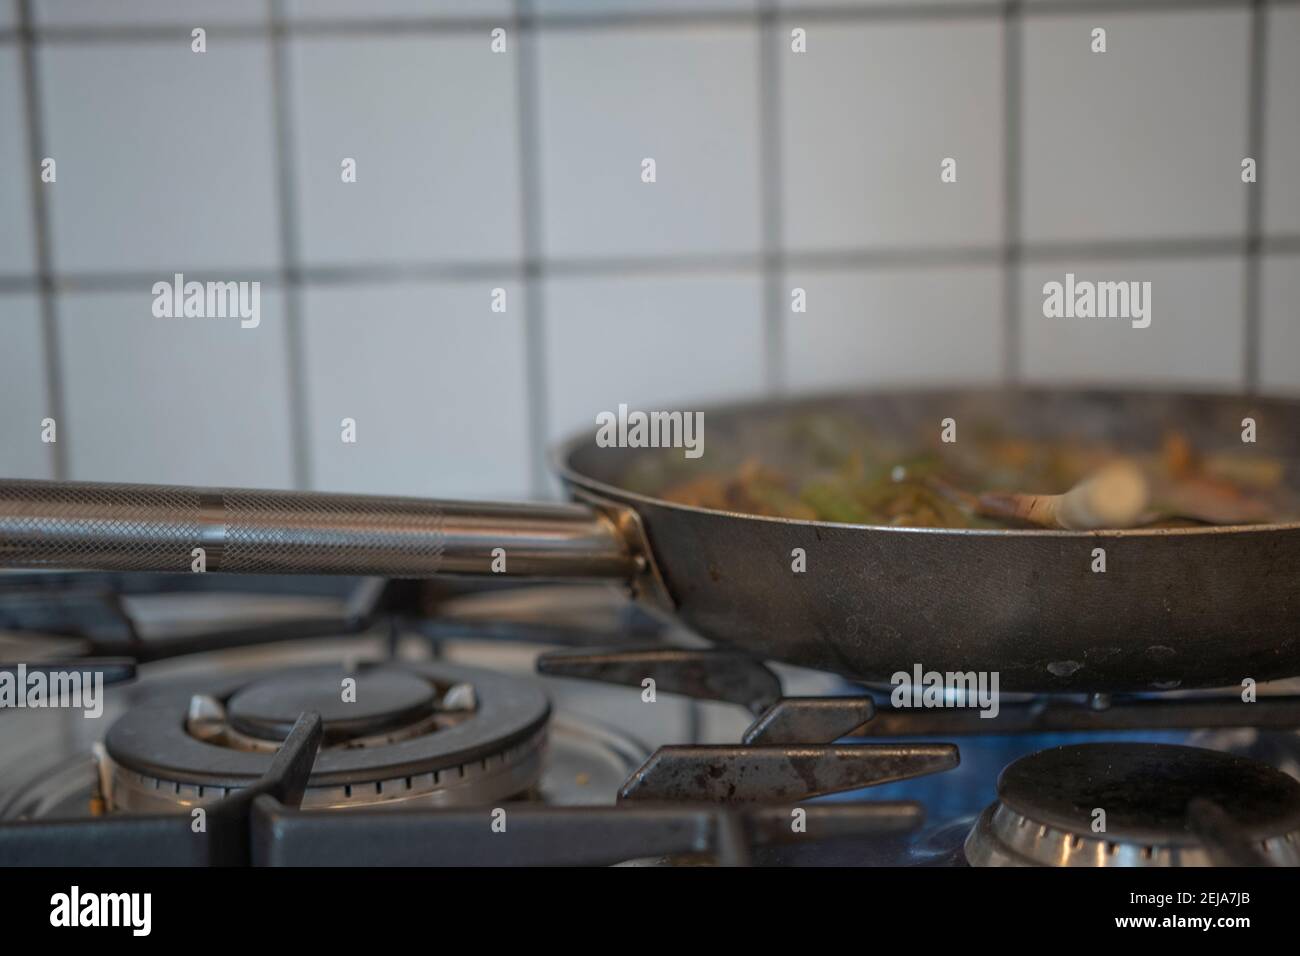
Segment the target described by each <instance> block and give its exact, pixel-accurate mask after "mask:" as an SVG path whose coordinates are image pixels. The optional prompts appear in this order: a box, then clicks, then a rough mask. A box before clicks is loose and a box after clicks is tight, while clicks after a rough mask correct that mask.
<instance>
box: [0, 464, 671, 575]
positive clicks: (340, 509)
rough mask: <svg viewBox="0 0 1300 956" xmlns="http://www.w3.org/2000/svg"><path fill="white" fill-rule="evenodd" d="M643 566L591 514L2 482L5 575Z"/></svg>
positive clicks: (632, 571)
mask: <svg viewBox="0 0 1300 956" xmlns="http://www.w3.org/2000/svg"><path fill="white" fill-rule="evenodd" d="M633 517H634V516H633ZM632 525H633V526H635V522H634V521H633V523H632ZM196 549H202V552H200V551H198V550H196ZM497 549H500V550H499V551H498V550H497ZM645 562H646V555H645V554H644V552H643V551H642V549H641V547H640V544H639V542H637V541H636V540H635V535H633V534H631V533H629V523H628V522H626V521H624V520H621V519H620V516H619V515H618V514H616V513H615V512H614V511H612V510H602V509H600V508H597V507H591V506H588V505H583V504H486V503H479V502H462V501H426V500H423V499H419V498H396V497H374V496H368V495H340V494H323V493H317V492H298V491H249V490H241V489H223V488H187V487H169V486H163V485H126V484H96V483H89V482H57V481H15V480H0V567H8V568H63V569H70V570H99V571H155V572H158V571H161V572H166V571H178V572H193V571H197V570H200V569H202V570H204V571H208V572H212V571H225V572H244V573H252V574H347V575H376V576H383V577H398V578H401V577H428V576H431V575H434V574H484V575H486V574H493V573H505V574H510V575H529V576H538V577H578V578H622V579H625V580H631V579H633V578H634V577H635V576H636V575H637V574H638V573H639V572H640V571H641V570H643V569H644V567H645Z"/></svg>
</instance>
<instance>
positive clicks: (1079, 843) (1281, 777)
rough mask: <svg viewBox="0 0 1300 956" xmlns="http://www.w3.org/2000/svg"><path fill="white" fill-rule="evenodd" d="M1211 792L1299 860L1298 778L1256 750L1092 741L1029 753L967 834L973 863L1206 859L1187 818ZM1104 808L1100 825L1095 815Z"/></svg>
mask: <svg viewBox="0 0 1300 956" xmlns="http://www.w3.org/2000/svg"><path fill="white" fill-rule="evenodd" d="M1196 798H1202V799H1206V800H1209V801H1211V802H1213V803H1215V804H1217V805H1218V806H1220V807H1221V808H1223V810H1224V811H1225V812H1226V813H1227V814H1228V815H1229V816H1230V817H1231V818H1232V819H1233V820H1234V821H1235V822H1236V824H1237V825H1238V826H1239V827H1241V828H1242V829H1243V830H1244V832H1245V833H1246V834H1247V835H1248V836H1249V838H1250V839H1252V840H1254V841H1256V843H1257V844H1258V846H1259V847H1260V849H1261V850H1262V851H1263V852H1264V853H1265V854H1266V855H1268V856H1269V857H1271V858H1273V859H1274V860H1277V861H1278V862H1282V863H1287V864H1289V865H1296V864H1298V863H1300V782H1297V781H1295V780H1293V779H1292V778H1291V777H1289V776H1287V775H1286V774H1284V773H1283V772H1282V771H1280V770H1278V769H1276V768H1274V767H1272V766H1270V765H1269V764H1266V763H1263V762H1261V761H1258V760H1252V759H1249V758H1246V757H1239V756H1235V755H1232V754H1226V753H1221V752H1219V751H1215V750H1205V749H1202V748H1199V747H1183V746H1176V745H1173V744H1147V743H1093V744H1075V745H1071V746H1065V747H1054V748H1052V749H1049V750H1043V751H1039V752H1037V753H1033V754H1028V755H1027V756H1024V757H1021V758H1020V759H1019V760H1017V761H1015V762H1014V763H1012V764H1011V765H1010V766H1008V767H1007V768H1006V769H1005V770H1003V772H1002V774H1001V776H1000V777H999V778H998V802H997V803H995V804H993V805H992V806H991V807H989V808H988V809H986V810H985V811H984V812H983V813H982V814H981V815H980V817H979V820H978V822H977V823H976V825H975V827H974V829H973V830H972V831H971V833H970V836H969V837H968V838H967V840H966V856H967V859H968V860H969V861H970V862H971V863H972V864H973V865H976V866H1008V865H1010V866H1034V865H1037V866H1204V865H1208V864H1209V863H1210V856H1209V852H1208V850H1207V848H1206V847H1205V846H1204V844H1203V843H1202V841H1201V840H1200V838H1199V837H1198V835H1197V834H1196V833H1195V832H1194V831H1193V830H1192V829H1191V827H1190V826H1189V825H1188V823H1187V808H1188V805H1189V804H1190V803H1191V801H1192V800H1193V799H1196ZM1097 809H1101V810H1104V811H1105V814H1106V816H1105V830H1104V831H1094V830H1093V828H1092V825H1093V815H1094V813H1095V811H1096V810H1097Z"/></svg>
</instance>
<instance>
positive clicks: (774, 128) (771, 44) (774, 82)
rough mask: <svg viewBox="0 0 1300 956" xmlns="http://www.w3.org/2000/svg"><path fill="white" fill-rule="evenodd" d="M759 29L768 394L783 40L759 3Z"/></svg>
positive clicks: (780, 368) (779, 276)
mask: <svg viewBox="0 0 1300 956" xmlns="http://www.w3.org/2000/svg"><path fill="white" fill-rule="evenodd" d="M761 3H762V6H761V8H760V11H759V30H758V43H759V50H758V96H759V102H758V116H759V154H758V155H759V160H758V161H759V190H760V211H761V221H762V245H763V255H764V259H765V260H766V261H765V263H764V269H763V366H764V367H763V377H764V386H765V388H766V390H767V391H768V392H769V393H770V394H780V393H782V392H783V391H785V382H786V368H785V364H786V362H785V360H786V350H785V337H786V334H787V331H788V330H787V326H786V310H785V284H786V281H787V275H786V267H785V256H784V254H783V250H784V248H785V223H784V219H783V216H782V213H783V211H784V210H783V204H782V188H781V185H782V180H781V177H782V162H781V161H782V155H781V123H782V118H781V54H782V50H783V48H784V40H783V38H782V36H781V31H780V23H779V22H778V19H777V11H776V9H775V5H774V4H773V3H772V2H771V0H761Z"/></svg>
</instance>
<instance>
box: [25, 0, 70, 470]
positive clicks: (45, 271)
mask: <svg viewBox="0 0 1300 956" xmlns="http://www.w3.org/2000/svg"><path fill="white" fill-rule="evenodd" d="M31 3H32V0H19V3H18V9H17V13H18V28H19V33H20V34H21V35H22V44H21V46H20V56H21V59H22V74H23V93H24V96H23V105H24V113H25V119H26V125H27V150H28V152H27V160H28V176H29V182H31V184H32V189H31V200H32V227H33V230H34V235H35V242H36V272H37V275H36V280H37V289H38V291H39V296H40V319H41V336H42V344H43V345H44V349H45V400H46V402H47V403H48V409H49V415H50V417H51V418H53V419H54V420H55V422H56V426H55V427H56V429H57V432H58V436H57V437H58V440H57V441H55V442H54V447H53V449H51V450H52V451H53V455H54V468H53V471H54V477H55V478H56V479H58V480H62V479H64V478H67V477H68V454H67V451H66V448H67V442H68V438H69V437H70V436H71V434H72V431H71V429H69V428H68V424H69V423H68V421H67V417H66V416H65V415H64V410H65V409H66V407H67V400H66V395H65V392H64V387H63V361H62V356H61V354H60V349H59V328H58V324H59V317H58V307H57V304H56V303H55V301H54V284H53V279H52V277H53V274H54V263H53V253H52V242H51V237H50V211H49V206H48V204H47V203H46V199H45V189H46V184H45V183H43V182H41V178H40V167H41V160H42V159H43V158H44V157H45V155H46V152H45V126H44V121H43V116H42V108H41V107H42V102H41V89H40V76H39V72H38V70H37V66H36V51H35V44H34V42H33V40H32V9H31ZM37 424H38V423H37V422H32V423H31V428H32V432H31V433H32V435H33V436H35V435H37V434H38V432H37V430H36V426H37Z"/></svg>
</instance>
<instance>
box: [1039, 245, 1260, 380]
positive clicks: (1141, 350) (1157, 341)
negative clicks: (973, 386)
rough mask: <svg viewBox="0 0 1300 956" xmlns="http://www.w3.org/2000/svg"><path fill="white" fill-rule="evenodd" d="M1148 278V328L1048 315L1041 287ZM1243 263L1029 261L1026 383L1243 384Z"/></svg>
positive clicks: (1117, 321) (1232, 259)
mask: <svg viewBox="0 0 1300 956" xmlns="http://www.w3.org/2000/svg"><path fill="white" fill-rule="evenodd" d="M1071 272H1072V273H1074V276H1075V280H1076V283H1077V282H1079V281H1089V282H1128V281H1138V282H1148V281H1149V282H1150V283H1151V313H1150V315H1151V325H1150V326H1149V327H1148V328H1144V329H1136V328H1133V325H1132V322H1131V321H1129V320H1126V319H1122V318H1106V319H1100V318H1077V317H1076V318H1048V317H1046V316H1044V315H1043V307H1044V298H1045V296H1044V292H1043V286H1044V284H1045V283H1047V282H1061V283H1064V282H1065V281H1066V280H1065V276H1066V274H1067V273H1071ZM1242 281H1243V267H1242V262H1241V260H1240V259H1238V258H1236V257H1223V258H1209V259H1189V260H1186V261H1168V260H1136V259H1118V260H1108V261H1078V262H1069V263H1052V264H1050V265H1048V264H1036V265H1034V266H1031V267H1028V268H1026V270H1025V273H1024V276H1023V282H1022V285H1021V313H1020V314H1021V323H1022V333H1023V337H1022V339H1021V342H1022V366H1023V371H1024V377H1025V379H1026V380H1028V381H1032V382H1039V383H1052V384H1057V383H1063V382H1078V383H1104V384H1125V385H1137V386H1147V385H1150V386H1157V385H1188V386H1212V387H1223V388H1237V387H1240V385H1241V384H1242V379H1241V375H1242V348H1243V342H1244V333H1243V318H1242V301H1243V300H1242V296H1243V287H1242Z"/></svg>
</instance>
